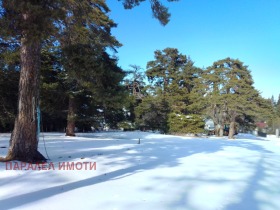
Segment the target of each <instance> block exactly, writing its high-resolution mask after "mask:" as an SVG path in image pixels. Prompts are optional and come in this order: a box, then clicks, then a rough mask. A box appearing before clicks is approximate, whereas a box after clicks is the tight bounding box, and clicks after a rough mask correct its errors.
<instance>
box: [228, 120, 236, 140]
mask: <svg viewBox="0 0 280 210" xmlns="http://www.w3.org/2000/svg"><path fill="white" fill-rule="evenodd" d="M234 125H235V122H231V123H230V125H229V134H228V138H229V139H234V133H235V127H234Z"/></svg>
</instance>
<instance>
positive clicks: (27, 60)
mask: <svg viewBox="0 0 280 210" xmlns="http://www.w3.org/2000/svg"><path fill="white" fill-rule="evenodd" d="M40 50H41V44H40V41H35V40H32V42H31V41H30V40H28V38H27V36H23V38H22V39H21V51H20V58H21V72H20V81H19V99H18V114H17V117H16V120H15V126H14V130H13V132H12V136H11V139H10V147H9V151H8V155H7V156H6V158H5V160H6V161H9V160H19V161H24V162H30V163H34V162H44V161H46V158H45V157H44V156H43V155H42V154H41V153H40V152H39V151H38V150H37V149H38V138H37V112H36V110H37V105H38V99H39V69H40Z"/></svg>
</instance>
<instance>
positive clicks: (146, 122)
mask: <svg viewBox="0 0 280 210" xmlns="http://www.w3.org/2000/svg"><path fill="white" fill-rule="evenodd" d="M135 112H136V124H137V126H138V127H139V128H140V129H142V130H160V131H162V132H164V133H166V132H168V123H167V119H168V114H169V112H170V107H169V103H168V101H166V100H165V99H164V98H162V97H159V96H147V97H145V98H144V99H143V101H142V103H140V104H139V106H137V107H136V109H135Z"/></svg>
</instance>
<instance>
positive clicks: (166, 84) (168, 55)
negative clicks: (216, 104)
mask: <svg viewBox="0 0 280 210" xmlns="http://www.w3.org/2000/svg"><path fill="white" fill-rule="evenodd" d="M146 74H147V76H148V80H149V81H150V82H151V90H153V94H154V95H156V96H157V97H159V98H162V100H164V101H166V102H168V107H169V108H168V110H169V111H170V113H167V115H168V116H169V117H170V119H168V122H169V125H168V126H167V127H168V129H169V131H170V132H176V133H179V132H180V133H197V132H198V131H202V129H201V128H202V126H201V122H202V119H201V117H200V116H198V113H197V112H196V113H195V112H191V110H190V109H189V105H190V104H191V102H190V98H189V95H190V93H191V91H192V89H193V87H194V85H195V78H197V77H199V74H200V69H198V68H196V67H194V63H193V62H192V61H191V59H190V58H187V57H186V56H185V55H182V54H180V53H179V51H178V50H177V49H174V48H166V49H164V50H163V51H159V50H157V51H155V60H154V61H150V62H148V64H147V71H146ZM190 116H192V117H191V118H192V119H191V118H190ZM193 121H197V122H199V123H192V122H193ZM188 122H189V123H188ZM186 123H187V124H188V125H186Z"/></svg>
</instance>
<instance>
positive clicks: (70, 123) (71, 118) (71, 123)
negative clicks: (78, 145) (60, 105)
mask: <svg viewBox="0 0 280 210" xmlns="http://www.w3.org/2000/svg"><path fill="white" fill-rule="evenodd" d="M75 119H76V103H75V98H74V97H73V96H69V104H68V115H67V127H66V136H76V135H75Z"/></svg>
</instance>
